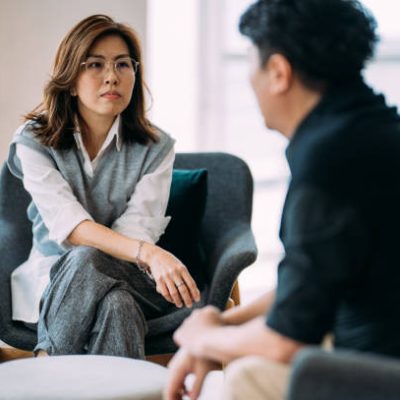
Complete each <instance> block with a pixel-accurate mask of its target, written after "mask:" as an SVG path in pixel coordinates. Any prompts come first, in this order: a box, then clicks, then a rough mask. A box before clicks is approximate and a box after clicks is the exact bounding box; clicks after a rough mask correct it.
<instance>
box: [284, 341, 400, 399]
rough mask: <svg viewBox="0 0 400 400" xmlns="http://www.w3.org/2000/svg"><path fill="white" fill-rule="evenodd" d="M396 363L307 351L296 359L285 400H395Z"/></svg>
mask: <svg viewBox="0 0 400 400" xmlns="http://www.w3.org/2000/svg"><path fill="white" fill-rule="evenodd" d="M399 398H400V361H399V360H397V359H394V358H389V357H383V356H377V355H372V354H365V353H360V352H350V351H335V352H333V353H327V352H324V351H321V350H320V349H315V348H307V349H305V350H303V351H301V352H300V353H299V355H298V356H297V357H296V359H295V361H294V364H293V368H292V376H291V378H290V383H289V393H288V400H309V399H318V400H337V399H340V400H354V399H362V400H382V399H384V400H397V399H399Z"/></svg>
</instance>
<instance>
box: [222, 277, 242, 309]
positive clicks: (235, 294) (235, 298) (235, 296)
mask: <svg viewBox="0 0 400 400" xmlns="http://www.w3.org/2000/svg"><path fill="white" fill-rule="evenodd" d="M238 305H240V290H239V282H238V281H235V283H234V285H233V288H232V291H231V296H230V297H229V299H228V301H227V302H226V307H225V309H226V310H228V309H229V308H233V307H236V306H238Z"/></svg>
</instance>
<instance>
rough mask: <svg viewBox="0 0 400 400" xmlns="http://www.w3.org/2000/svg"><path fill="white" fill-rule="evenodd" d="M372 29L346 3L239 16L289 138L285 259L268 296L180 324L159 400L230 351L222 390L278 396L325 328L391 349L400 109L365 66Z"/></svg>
mask: <svg viewBox="0 0 400 400" xmlns="http://www.w3.org/2000/svg"><path fill="white" fill-rule="evenodd" d="M375 28H376V26H375V22H374V20H373V18H372V17H371V16H370V15H369V14H368V13H367V12H366V11H365V10H364V9H363V8H362V6H361V5H360V3H359V2H357V1H356V0H323V1H321V0H259V1H257V2H256V3H255V4H253V5H252V6H250V7H249V9H248V10H247V11H246V12H245V14H244V15H243V16H242V18H241V21H240V31H241V33H242V34H244V35H245V36H247V37H249V38H250V39H251V41H252V44H253V50H252V72H251V84H252V87H253V89H254V92H255V95H256V97H257V100H258V103H259V106H260V110H261V112H262V114H263V116H264V119H265V124H266V125H267V126H268V127H269V128H271V129H276V130H278V131H279V132H281V133H282V134H283V135H284V136H286V137H287V138H289V140H290V143H289V146H288V149H287V159H288V163H289V167H290V170H291V174H292V180H291V183H290V185H289V189H288V193H287V197H286V201H285V206H284V210H283V215H282V225H281V231H280V236H281V240H282V242H283V244H284V248H285V257H284V258H283V260H282V261H281V263H280V265H279V270H278V285H277V289H276V294H275V295H274V294H268V295H266V296H264V297H263V298H261V299H259V300H258V301H257V302H256V303H255V304H253V305H250V306H248V307H246V308H244V309H241V308H239V309H237V310H232V311H227V312H224V313H220V312H219V311H218V310H216V309H215V308H212V307H207V308H205V309H203V310H201V311H198V312H195V313H193V315H192V316H191V317H190V318H188V319H187V321H185V322H184V324H183V325H182V327H181V328H180V329H178V330H177V332H176V334H175V340H176V342H177V344H178V345H179V346H181V350H180V351H179V352H178V354H177V355H176V356H175V358H174V359H173V361H172V362H171V365H170V368H171V378H170V381H169V384H168V387H167V389H166V397H167V398H168V399H179V398H181V396H182V393H184V391H185V387H184V380H185V377H186V375H187V374H189V373H192V372H193V373H194V374H195V377H196V378H195V383H194V387H193V389H192V392H191V398H193V399H194V398H197V396H198V394H199V391H200V389H201V385H202V382H203V379H204V377H205V375H206V374H207V372H208V371H209V370H210V369H211V368H212V367H213V363H215V362H224V363H231V362H232V361H234V362H233V363H231V364H230V366H229V367H228V369H227V373H226V380H225V383H226V384H225V397H226V398H227V399H280V398H283V397H284V395H285V390H286V385H287V379H288V374H289V365H290V362H291V360H292V359H293V357H294V355H295V354H296V353H297V352H298V350H299V349H300V348H302V346H304V345H307V344H319V343H321V341H322V339H323V337H324V336H325V335H326V334H327V333H333V336H334V341H335V346H336V347H340V348H348V349H353V350H359V351H368V352H376V353H381V354H386V355H392V356H400V341H399V339H398V338H399V337H400V312H399V311H398V304H399V303H400V290H399V287H400V268H399V267H398V264H399V260H398V254H399V252H398V241H399V240H398V238H399V233H398V232H399V227H400V179H399V178H400V118H399V116H398V114H397V112H396V110H395V109H392V108H389V107H388V106H387V105H386V103H385V100H384V98H383V97H382V96H379V95H376V94H375V93H374V92H373V91H372V90H371V89H370V88H369V87H368V86H367V85H366V84H365V83H364V81H363V78H362V75H361V72H362V70H363V68H364V66H365V63H366V61H367V60H368V59H370V58H371V57H372V55H373V51H374V46H375V43H376V40H377V38H376V34H375ZM270 303H272V306H271V308H270V309H269V307H268V304H270ZM268 309H269V312H268V315H267V317H266V318H265V316H264V313H265V312H266V311H267V310H268Z"/></svg>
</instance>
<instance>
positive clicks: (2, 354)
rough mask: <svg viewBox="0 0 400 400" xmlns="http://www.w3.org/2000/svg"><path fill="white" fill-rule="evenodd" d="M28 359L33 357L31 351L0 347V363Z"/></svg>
mask: <svg viewBox="0 0 400 400" xmlns="http://www.w3.org/2000/svg"><path fill="white" fill-rule="evenodd" d="M30 357H33V353H32V352H31V351H25V350H20V349H15V348H13V347H0V363H2V362H5V361H11V360H17V359H19V358H30Z"/></svg>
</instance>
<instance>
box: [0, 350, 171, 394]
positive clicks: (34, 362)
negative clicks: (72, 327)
mask: <svg viewBox="0 0 400 400" xmlns="http://www.w3.org/2000/svg"><path fill="white" fill-rule="evenodd" d="M0 376H1V389H0V392H1V398H2V399H14V400H29V399H41V400H61V399H63V400H67V399H68V400H74V399H79V400H84V399H98V400H101V399H107V400H111V399H132V400H134V399H140V400H161V398H162V390H163V387H164V386H165V384H166V382H167V376H168V371H167V369H166V368H164V367H161V366H159V365H157V364H153V363H150V362H146V361H141V360H132V359H128V358H122V357H110V356H58V357H39V358H36V359H34V358H30V359H24V360H17V361H10V362H7V363H4V364H0Z"/></svg>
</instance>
